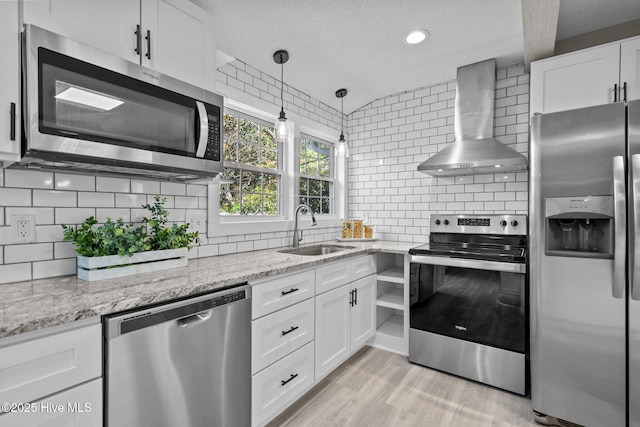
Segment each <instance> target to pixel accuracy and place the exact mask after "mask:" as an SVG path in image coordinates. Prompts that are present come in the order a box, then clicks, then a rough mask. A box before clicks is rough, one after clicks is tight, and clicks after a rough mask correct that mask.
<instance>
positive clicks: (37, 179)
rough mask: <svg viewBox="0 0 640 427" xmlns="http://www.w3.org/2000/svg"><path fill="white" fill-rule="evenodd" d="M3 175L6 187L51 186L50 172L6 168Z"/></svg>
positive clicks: (51, 177)
mask: <svg viewBox="0 0 640 427" xmlns="http://www.w3.org/2000/svg"><path fill="white" fill-rule="evenodd" d="M4 175H5V186H7V187H18V188H53V173H52V172H40V171H29V170H19V169H7V170H5V171H4Z"/></svg>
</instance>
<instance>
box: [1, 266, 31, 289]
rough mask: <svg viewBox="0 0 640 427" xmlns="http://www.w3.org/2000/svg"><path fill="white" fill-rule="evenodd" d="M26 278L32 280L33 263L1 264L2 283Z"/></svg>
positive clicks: (20, 280)
mask: <svg viewBox="0 0 640 427" xmlns="http://www.w3.org/2000/svg"><path fill="white" fill-rule="evenodd" d="M25 280H31V263H23V264H5V265H0V283H11V282H22V281H25ZM0 289H2V288H0Z"/></svg>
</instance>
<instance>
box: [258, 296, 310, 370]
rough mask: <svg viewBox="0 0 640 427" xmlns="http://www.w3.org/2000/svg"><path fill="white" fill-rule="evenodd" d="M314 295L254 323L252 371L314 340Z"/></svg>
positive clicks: (264, 366)
mask: <svg viewBox="0 0 640 427" xmlns="http://www.w3.org/2000/svg"><path fill="white" fill-rule="evenodd" d="M313 324H314V307H313V298H311V299H308V300H306V301H303V302H301V303H299V304H295V305H293V306H291V307H287V308H285V309H282V310H280V311H277V312H275V313H272V314H270V315H268V316H264V317H262V318H260V319H258V320H256V321H254V322H251V373H252V374H256V373H257V372H258V371H260V370H262V369H264V368H266V367H267V366H269V365H270V364H272V363H274V362H276V361H278V360H279V359H281V358H282V357H284V356H286V355H287V354H289V353H291V352H292V351H293V350H295V349H297V348H300V347H301V346H302V345H304V344H306V343H308V342H310V341H312V340H313V335H314V328H313Z"/></svg>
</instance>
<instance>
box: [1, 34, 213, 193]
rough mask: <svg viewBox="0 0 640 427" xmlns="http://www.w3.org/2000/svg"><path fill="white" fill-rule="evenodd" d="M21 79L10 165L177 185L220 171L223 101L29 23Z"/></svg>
mask: <svg viewBox="0 0 640 427" xmlns="http://www.w3.org/2000/svg"><path fill="white" fill-rule="evenodd" d="M213 71H214V70H212V72H213ZM22 76H23V115H22V118H23V138H22V147H21V161H20V162H19V163H18V164H15V165H13V166H12V167H17V168H39V169H55V170H61V169H62V170H66V171H69V172H90V173H97V174H101V173H107V174H111V175H113V174H115V175H125V176H141V177H148V178H158V179H168V180H175V181H189V180H196V179H202V178H209V177H214V176H216V175H217V174H218V173H219V172H221V171H222V152H221V150H222V149H221V139H222V111H223V103H222V97H221V96H220V95H217V94H214V93H211V92H208V91H206V90H204V89H202V88H199V87H196V86H193V85H190V84H187V83H185V82H182V81H179V80H177V79H174V78H172V77H169V76H166V75H163V74H161V73H158V72H157V71H155V70H152V69H149V68H146V67H143V66H140V65H138V64H134V63H132V62H129V61H126V60H124V59H122V58H119V57H117V56H114V55H112V54H108V53H105V52H103V51H100V50H98V49H95V48H92V47H90V46H87V45H85V44H82V43H79V42H77V41H74V40H70V39H67V38H65V37H61V36H59V35H57V34H54V33H51V32H49V31H46V30H43V29H41V28H38V27H36V26H33V25H26V26H25V31H24V33H23V40H22Z"/></svg>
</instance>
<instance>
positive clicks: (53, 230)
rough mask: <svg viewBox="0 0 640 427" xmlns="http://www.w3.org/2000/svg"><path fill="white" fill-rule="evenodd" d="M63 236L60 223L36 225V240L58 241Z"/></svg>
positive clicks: (39, 241) (41, 241)
mask: <svg viewBox="0 0 640 427" xmlns="http://www.w3.org/2000/svg"><path fill="white" fill-rule="evenodd" d="M63 237H64V230H63V229H62V226H60V225H38V226H36V242H37V243H43V242H59V241H61V240H62V238H63Z"/></svg>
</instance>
